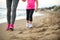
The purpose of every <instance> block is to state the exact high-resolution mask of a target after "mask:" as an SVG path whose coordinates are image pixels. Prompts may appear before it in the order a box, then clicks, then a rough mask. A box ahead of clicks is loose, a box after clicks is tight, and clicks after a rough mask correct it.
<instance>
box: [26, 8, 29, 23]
mask: <svg viewBox="0 0 60 40" xmlns="http://www.w3.org/2000/svg"><path fill="white" fill-rule="evenodd" d="M29 12H30V10H28V9H27V10H26V15H27V16H26V20H27V23H29Z"/></svg>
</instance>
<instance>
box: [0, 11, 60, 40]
mask: <svg viewBox="0 0 60 40" xmlns="http://www.w3.org/2000/svg"><path fill="white" fill-rule="evenodd" d="M40 12H43V13H44V16H37V17H34V18H33V28H27V27H26V20H25V19H21V20H16V21H15V28H14V31H6V26H7V23H2V24H0V40H60V13H59V12H47V11H40Z"/></svg>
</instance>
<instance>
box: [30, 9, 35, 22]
mask: <svg viewBox="0 0 60 40" xmlns="http://www.w3.org/2000/svg"><path fill="white" fill-rule="evenodd" d="M33 12H34V9H31V10H30V13H29V21H30V22H32V20H33V18H32V16H33Z"/></svg>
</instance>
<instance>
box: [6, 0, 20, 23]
mask: <svg viewBox="0 0 60 40" xmlns="http://www.w3.org/2000/svg"><path fill="white" fill-rule="evenodd" d="M18 2H19V0H6V5H7V21H8V24H14V22H15V18H16V8H17V5H18ZM11 12H12V15H11Z"/></svg>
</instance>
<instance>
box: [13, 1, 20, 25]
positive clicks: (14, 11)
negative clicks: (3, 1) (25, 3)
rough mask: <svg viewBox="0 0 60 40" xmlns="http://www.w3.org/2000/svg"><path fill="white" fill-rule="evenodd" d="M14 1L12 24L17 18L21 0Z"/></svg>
mask: <svg viewBox="0 0 60 40" xmlns="http://www.w3.org/2000/svg"><path fill="white" fill-rule="evenodd" d="M12 1H13V2H12V4H13V6H12V24H14V22H15V18H16V8H17V6H18V2H19V0H12Z"/></svg>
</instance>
